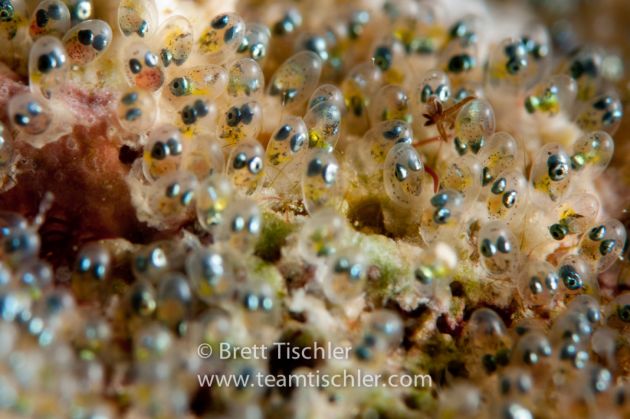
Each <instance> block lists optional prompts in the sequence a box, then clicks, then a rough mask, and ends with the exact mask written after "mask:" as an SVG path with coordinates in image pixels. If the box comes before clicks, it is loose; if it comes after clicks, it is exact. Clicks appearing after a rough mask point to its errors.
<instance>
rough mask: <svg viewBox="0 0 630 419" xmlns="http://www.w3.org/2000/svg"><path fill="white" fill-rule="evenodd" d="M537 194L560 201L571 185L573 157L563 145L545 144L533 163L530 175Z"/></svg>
mask: <svg viewBox="0 0 630 419" xmlns="http://www.w3.org/2000/svg"><path fill="white" fill-rule="evenodd" d="M529 178H530V182H531V183H532V185H533V187H534V190H535V191H537V192H539V193H538V194H537V196H543V197H546V198H548V199H551V200H552V201H558V200H559V199H561V198H562V197H563V196H564V195H566V194H567V192H568V191H569V188H570V186H571V159H570V158H569V155H568V154H567V152H566V151H564V149H563V148H562V146H561V145H559V144H555V143H550V144H547V145H545V146H543V147H542V148H541V149H540V151H539V152H538V154H537V155H536V158H535V159H534V162H533V163H532V169H531V174H530V176H529Z"/></svg>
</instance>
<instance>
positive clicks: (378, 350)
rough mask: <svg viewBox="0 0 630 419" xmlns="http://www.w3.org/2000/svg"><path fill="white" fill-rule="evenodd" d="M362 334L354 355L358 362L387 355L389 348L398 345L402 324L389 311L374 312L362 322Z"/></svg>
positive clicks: (398, 317)
mask: <svg viewBox="0 0 630 419" xmlns="http://www.w3.org/2000/svg"><path fill="white" fill-rule="evenodd" d="M363 330H364V332H363V336H362V338H361V340H360V341H359V342H358V345H355V346H354V353H355V355H356V357H357V358H358V359H360V360H364V361H370V360H375V359H378V358H382V357H384V356H386V355H387V353H388V352H389V351H390V349H391V348H393V347H395V346H397V345H399V344H400V342H401V340H402V337H403V323H402V320H401V319H400V316H398V314H396V313H395V312H393V311H390V310H385V309H381V310H376V311H373V312H371V313H369V314H368V315H367V316H366V319H365V320H364V329H363Z"/></svg>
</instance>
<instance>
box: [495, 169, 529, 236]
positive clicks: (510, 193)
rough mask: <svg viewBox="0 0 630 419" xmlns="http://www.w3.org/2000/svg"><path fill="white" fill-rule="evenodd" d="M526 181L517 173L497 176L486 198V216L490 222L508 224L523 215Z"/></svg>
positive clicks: (525, 200) (526, 189) (526, 188)
mask: <svg viewBox="0 0 630 419" xmlns="http://www.w3.org/2000/svg"><path fill="white" fill-rule="evenodd" d="M527 191H528V187H527V179H525V177H524V176H523V175H522V174H521V172H519V171H515V170H512V171H508V172H503V173H501V174H499V175H498V176H497V177H496V179H495V180H494V182H492V183H491V184H490V191H489V193H488V196H487V198H486V205H487V209H488V215H489V216H490V219H491V220H499V219H501V220H504V221H505V222H506V223H508V224H509V223H510V222H511V221H512V220H514V219H515V218H519V217H520V216H522V215H523V212H524V211H525V209H526V207H527Z"/></svg>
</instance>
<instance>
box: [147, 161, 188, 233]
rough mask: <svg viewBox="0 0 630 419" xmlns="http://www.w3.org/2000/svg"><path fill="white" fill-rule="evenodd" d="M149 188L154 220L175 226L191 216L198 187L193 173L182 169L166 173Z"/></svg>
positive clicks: (150, 205) (149, 202)
mask: <svg viewBox="0 0 630 419" xmlns="http://www.w3.org/2000/svg"><path fill="white" fill-rule="evenodd" d="M148 188H150V190H149V191H148V194H149V196H148V200H149V201H148V204H149V207H150V208H151V212H152V220H154V221H158V222H160V224H162V225H165V226H173V225H177V224H179V223H181V222H183V221H185V220H186V219H188V218H190V215H191V214H192V211H193V208H194V205H195V201H194V199H195V190H196V188H197V178H196V177H195V176H194V175H193V174H192V173H189V172H186V171H182V170H178V171H173V172H169V173H166V174H165V175H164V176H161V177H160V178H159V179H157V180H156V181H155V182H153V183H152V184H151V185H150V186H149V187H148Z"/></svg>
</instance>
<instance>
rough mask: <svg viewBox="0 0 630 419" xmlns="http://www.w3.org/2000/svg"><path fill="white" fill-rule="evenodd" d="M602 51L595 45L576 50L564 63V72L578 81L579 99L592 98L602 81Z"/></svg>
mask: <svg viewBox="0 0 630 419" xmlns="http://www.w3.org/2000/svg"><path fill="white" fill-rule="evenodd" d="M602 64H603V55H602V51H601V50H600V49H599V48H597V47H593V46H589V45H586V46H583V47H581V48H578V49H577V50H575V51H574V52H573V53H572V54H571V55H570V56H569V58H568V59H567V60H566V62H565V63H564V64H563V65H562V68H563V72H564V73H565V74H568V75H569V76H571V78H573V79H574V80H575V81H576V82H577V87H578V88H577V92H578V99H580V100H588V99H590V98H592V97H593V96H594V95H595V93H596V91H597V89H598V88H599V85H600V83H601V81H602V77H601V73H602Z"/></svg>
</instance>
